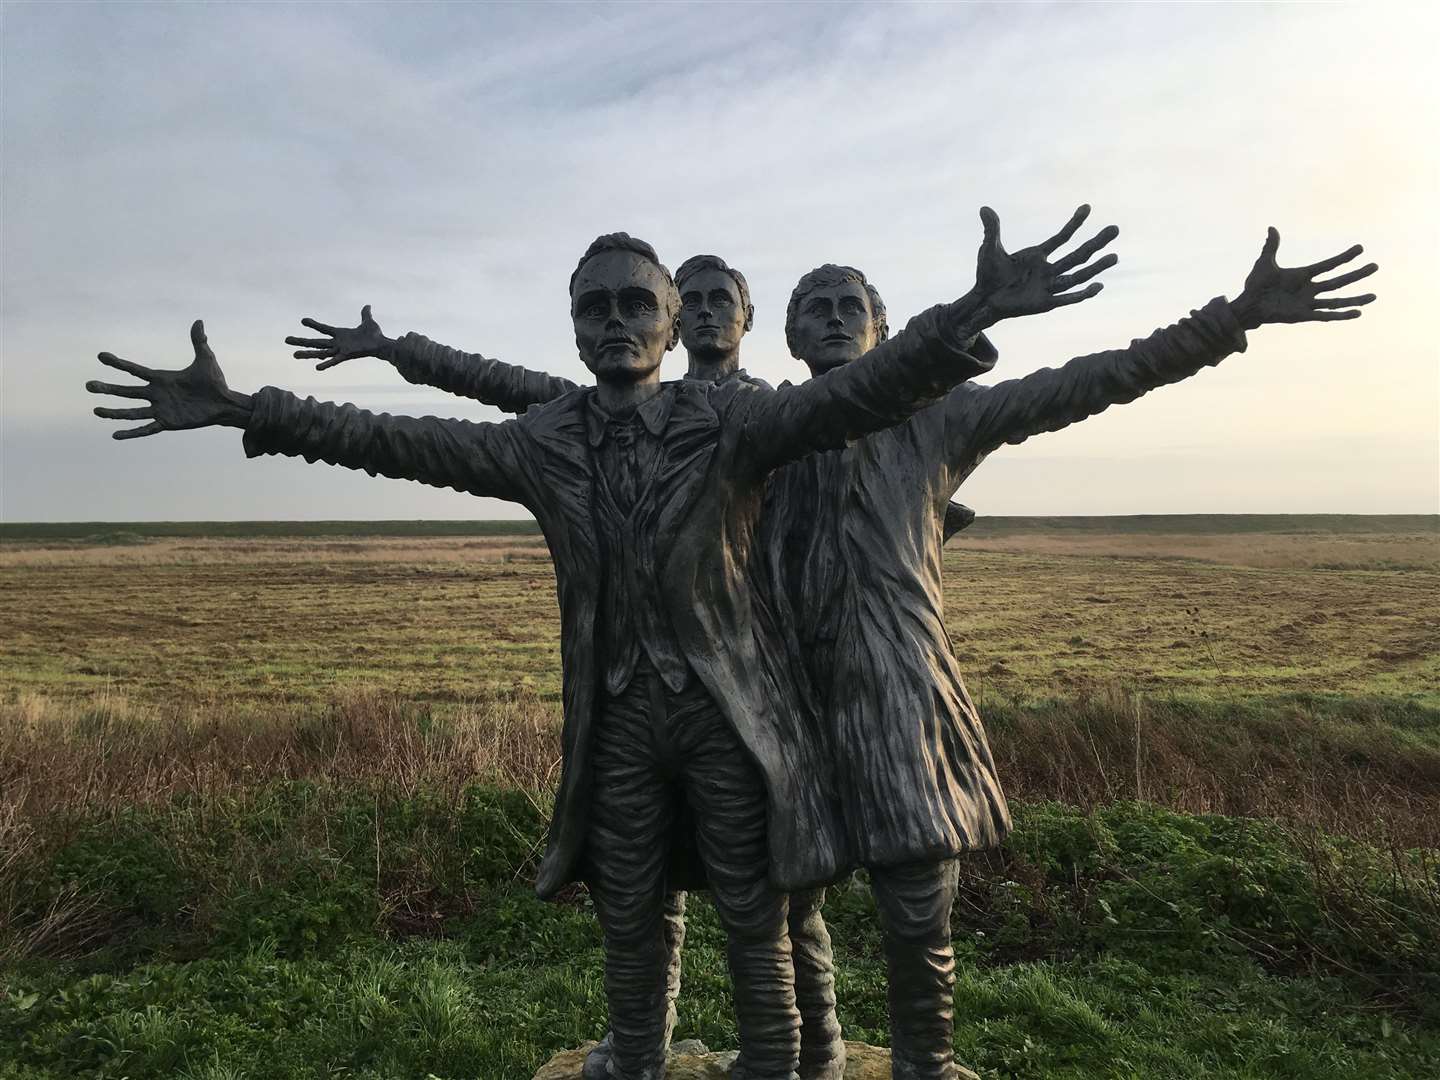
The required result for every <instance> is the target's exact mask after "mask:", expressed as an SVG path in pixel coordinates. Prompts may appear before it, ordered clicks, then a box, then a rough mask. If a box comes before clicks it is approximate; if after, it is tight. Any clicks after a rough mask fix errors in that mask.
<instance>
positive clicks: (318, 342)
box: [285, 337, 335, 349]
mask: <svg viewBox="0 0 1440 1080" xmlns="http://www.w3.org/2000/svg"><path fill="white" fill-rule="evenodd" d="M285 344H286V345H298V346H300V348H302V349H333V348H334V347H335V342H334V341H332V340H331V339H330V338H322V337H287V338H286V339H285Z"/></svg>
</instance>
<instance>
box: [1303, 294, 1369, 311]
mask: <svg viewBox="0 0 1440 1080" xmlns="http://www.w3.org/2000/svg"><path fill="white" fill-rule="evenodd" d="M1374 299H1375V294H1374V293H1373V292H1372V293H1366V294H1365V295H1364V296H1336V297H1326V298H1324V299H1322V300H1312V301H1311V302H1310V306H1311V307H1313V308H1342V307H1360V306H1362V305H1364V304H1369V303H1371V302H1373V301H1374Z"/></svg>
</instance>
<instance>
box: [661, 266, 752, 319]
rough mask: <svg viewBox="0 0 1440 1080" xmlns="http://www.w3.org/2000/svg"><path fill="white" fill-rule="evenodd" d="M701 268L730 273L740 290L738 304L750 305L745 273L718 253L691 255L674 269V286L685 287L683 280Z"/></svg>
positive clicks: (680, 288)
mask: <svg viewBox="0 0 1440 1080" xmlns="http://www.w3.org/2000/svg"><path fill="white" fill-rule="evenodd" d="M701 270H720V271H722V272H724V273H726V274H729V275H730V278H731V280H732V281H734V282H735V288H737V289H739V290H740V306H741V307H742V308H746V309H747V310H748V309H749V307H750V285H749V283H748V282H747V281H746V280H745V275H744V274H742V273H741V272H740V271H739V270H736V269H735V268H734V267H733V266H731V265H730V264H729V263H727V262H726V261H725V260H724V259H722V258H720V256H719V255H691V256H690V258H688V259H686V260H685V261H684V262H683V263H681V264H680V269H678V270H676V271H675V287H676V288H677V289H679V290H681V291H682V292H683V291H684V289H685V282H686V281H687V280H688V279H689V278H690V277H691V276H693V275H695V274H698V273H699V272H700V271H701Z"/></svg>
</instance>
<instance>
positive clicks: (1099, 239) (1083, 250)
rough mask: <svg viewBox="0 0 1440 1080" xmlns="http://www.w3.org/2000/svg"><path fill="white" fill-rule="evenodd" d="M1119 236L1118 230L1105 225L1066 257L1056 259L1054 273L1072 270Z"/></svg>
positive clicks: (1112, 226)
mask: <svg viewBox="0 0 1440 1080" xmlns="http://www.w3.org/2000/svg"><path fill="white" fill-rule="evenodd" d="M1119 235H1120V230H1119V229H1118V228H1117V227H1116V226H1114V225H1106V226H1105V228H1103V229H1101V230H1100V231H1099V232H1098V233H1096V234H1095V235H1094V236H1092V237H1091V238H1090V239H1089V240H1087V241H1085V243H1083V244H1081V245H1080V246H1079V247H1078V248H1076V249H1075V250H1074V251H1072V252H1071V253H1070V254H1069V255H1066V256H1065V257H1064V258H1063V259H1057V260H1056V261H1055V263H1054V268H1055V272H1056V273H1057V274H1063V273H1064V272H1065V271H1066V270H1072V269H1074V268H1075V267H1077V266H1079V265H1080V264H1081V263H1083V262H1085V261H1087V260H1088V259H1089V258H1090V256H1092V255H1094V254H1095V253H1096V252H1097V251H1099V250H1100V249H1101V248H1103V247H1105V246H1106V245H1108V244H1109V243H1110V241H1112V240H1114V239H1115V238H1116V237H1117V236H1119Z"/></svg>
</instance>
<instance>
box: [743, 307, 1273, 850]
mask: <svg viewBox="0 0 1440 1080" xmlns="http://www.w3.org/2000/svg"><path fill="white" fill-rule="evenodd" d="M988 347H989V346H988V343H987V342H985V341H984V339H983V338H982V339H981V340H980V342H979V343H977V345H976V346H975V351H976V353H977V355H981V354H982V353H984V351H985V350H986V349H988ZM1244 348H1245V335H1244V331H1243V330H1242V329H1241V327H1240V325H1239V323H1238V322H1236V320H1235V318H1234V315H1233V313H1232V312H1231V311H1230V308H1229V305H1228V304H1227V303H1226V302H1225V301H1224V300H1223V299H1220V300H1216V301H1212V302H1211V303H1210V304H1208V305H1207V306H1206V307H1205V308H1204V309H1203V310H1201V311H1197V312H1194V313H1192V315H1191V317H1190V318H1189V319H1185V320H1182V321H1181V322H1180V323H1178V324H1177V325H1175V326H1172V327H1170V328H1168V329H1165V330H1160V331H1157V332H1156V333H1154V334H1153V335H1151V336H1150V337H1149V338H1147V339H1145V340H1137V341H1134V342H1132V343H1131V345H1130V347H1129V348H1127V349H1121V350H1111V351H1107V352H1101V353H1096V354H1094V355H1091V356H1084V357H1079V358H1077V359H1075V360H1072V361H1070V362H1069V363H1068V364H1066V365H1065V366H1064V367H1062V368H1060V369H1059V370H1053V369H1048V368H1047V369H1043V370H1041V371H1037V372H1035V373H1034V374H1032V375H1028V376H1026V377H1024V378H1021V379H1011V380H1008V381H1006V382H1001V383H997V384H995V385H993V386H980V385H977V384H974V383H966V384H963V385H961V386H958V387H956V388H955V389H954V390H953V391H951V392H950V393H949V394H948V395H947V396H946V397H945V399H944V400H943V401H941V402H940V403H938V404H936V405H934V406H932V407H930V408H928V409H926V410H924V411H923V412H920V413H918V414H917V415H915V416H914V417H912V418H911V419H910V420H908V421H906V422H905V423H903V424H900V425H898V426H896V427H892V428H889V429H887V430H884V431H880V432H877V433H875V434H873V435H870V436H868V437H866V438H864V439H861V440H859V441H858V442H856V443H854V444H853V445H851V446H849V447H847V448H845V449H840V450H832V451H828V452H826V453H822V454H817V455H815V456H812V457H810V458H807V459H805V460H803V461H797V462H795V463H793V464H791V465H788V466H786V467H785V468H784V469H782V470H781V471H780V472H779V473H777V474H776V476H775V477H774V479H773V480H772V488H771V492H770V496H769V498H768V499H767V502H766V506H765V510H764V516H763V519H762V531H761V537H762V549H763V550H764V551H765V553H766V555H767V572H768V573H769V574H770V575H771V576H772V578H773V581H774V584H773V585H772V587H771V591H772V592H773V593H774V594H775V595H776V596H777V597H780V598H782V599H781V600H780V601H779V603H780V604H781V605H783V608H784V610H782V611H781V613H780V617H781V619H782V621H784V622H786V623H788V624H790V625H793V627H794V629H795V634H796V636H797V638H798V642H797V643H796V644H795V646H794V647H798V648H799V649H800V650H801V651H802V652H803V653H804V654H805V655H807V656H808V657H809V658H810V659H811V668H812V674H813V679H814V682H815V684H816V686H817V689H818V694H819V698H820V701H819V713H820V715H821V716H822V717H823V718H824V721H825V723H826V727H827V730H826V738H827V742H828V745H829V751H830V752H829V755H828V756H829V757H830V759H831V760H832V761H833V763H834V768H835V782H836V784H837V790H838V792H839V793H840V796H841V801H842V806H843V812H844V816H845V822H846V832H847V834H848V842H849V847H850V849H851V852H852V854H853V856H854V857H855V858H856V859H857V861H859V862H860V863H861V864H863V865H872V866H874V865H879V866H884V865H893V864H896V863H904V862H911V861H920V860H931V859H937V858H944V857H947V856H950V855H956V854H959V853H961V852H963V851H969V850H976V849H983V848H988V847H993V846H994V845H996V844H998V843H999V842H1000V841H1001V840H1002V839H1003V838H1004V837H1005V835H1006V833H1007V832H1008V831H1009V829H1010V816H1009V811H1008V809H1007V806H1006V802H1005V797H1004V795H1003V793H1002V792H1001V789H1000V783H999V780H998V779H997V777H996V774H995V765H994V761H993V759H992V757H991V753H990V747H989V745H988V743H987V741H986V738H985V732H984V729H983V728H982V726H981V723H980V719H979V716H978V715H977V713H976V710H975V706H974V704H973V702H972V701H971V699H970V696H969V694H968V693H966V690H965V684H964V681H963V680H962V678H961V676H960V671H959V668H958V666H957V664H956V661H955V656H954V652H953V650H952V648H951V644H950V638H949V635H948V633H947V632H946V629H945V621H944V610H943V601H942V593H941V548H942V545H943V543H944V541H943V538H942V536H941V524H940V517H941V514H942V513H943V510H944V507H945V504H946V500H948V499H949V497H950V495H951V494H952V493H953V492H954V491H955V489H956V488H957V487H959V486H960V484H961V483H962V482H963V481H964V479H965V478H966V477H967V476H969V475H970V473H971V472H972V471H974V469H975V468H976V467H977V466H978V465H979V464H980V462H981V461H983V460H984V458H985V456H986V455H987V454H988V453H989V452H990V451H991V450H994V449H995V448H996V447H998V446H1001V445H1003V444H1005V443H1019V442H1023V441H1024V440H1025V439H1026V438H1028V437H1030V436H1031V435H1035V434H1038V433H1040V432H1044V431H1054V430H1057V429H1059V428H1062V427H1065V426H1066V425H1068V424H1072V423H1074V422H1076V421H1078V420H1082V419H1084V418H1085V417H1087V416H1091V415H1093V414H1094V413H1098V412H1100V411H1102V410H1104V409H1105V408H1107V407H1109V406H1110V405H1114V404H1119V403H1122V402H1128V401H1133V400H1134V399H1135V398H1137V397H1139V396H1140V395H1141V394H1143V393H1145V392H1146V391H1147V390H1149V389H1152V388H1154V387H1157V386H1160V385H1163V384H1165V383H1170V382H1175V381H1177V380H1179V379H1183V378H1186V377H1187V376H1189V375H1191V374H1194V373H1195V372H1196V371H1197V370H1198V369H1199V368H1201V367H1202V366H1204V365H1206V364H1214V363H1218V362H1219V361H1220V359H1221V358H1223V357H1224V356H1226V355H1228V354H1229V353H1231V352H1232V351H1236V350H1243V349H1244ZM986 358H987V359H989V360H991V362H993V352H991V353H989V354H988V355H987V356H986ZM976 587H980V588H983V583H977V585H976Z"/></svg>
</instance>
